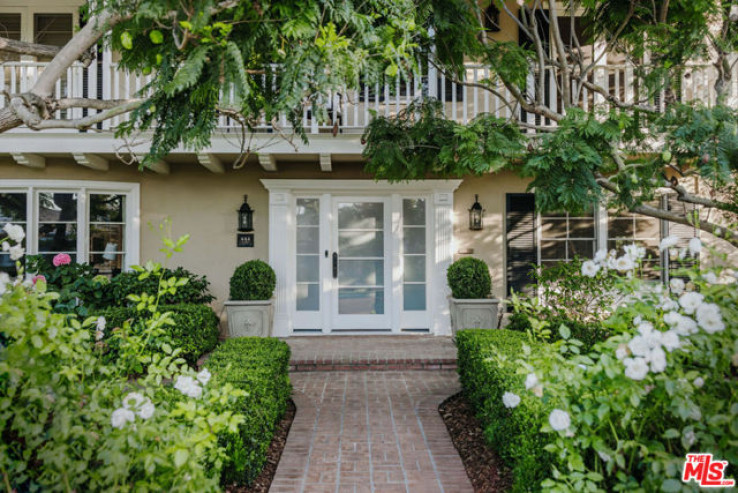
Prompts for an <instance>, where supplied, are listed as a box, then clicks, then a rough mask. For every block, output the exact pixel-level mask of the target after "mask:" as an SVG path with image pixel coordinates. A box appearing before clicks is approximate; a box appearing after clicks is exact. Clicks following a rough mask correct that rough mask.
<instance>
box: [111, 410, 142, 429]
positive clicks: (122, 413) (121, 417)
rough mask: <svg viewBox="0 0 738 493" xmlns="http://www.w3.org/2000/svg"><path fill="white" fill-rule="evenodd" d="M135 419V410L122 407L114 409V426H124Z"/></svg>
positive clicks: (112, 418) (112, 420) (112, 422)
mask: <svg viewBox="0 0 738 493" xmlns="http://www.w3.org/2000/svg"><path fill="white" fill-rule="evenodd" d="M135 419H136V415H135V414H133V411H131V410H130V409H126V408H124V407H121V408H120V409H116V410H115V411H113V415H112V416H111V418H110V422H111V424H112V425H113V428H123V427H124V426H125V425H126V423H128V422H133V421H134V420H135Z"/></svg>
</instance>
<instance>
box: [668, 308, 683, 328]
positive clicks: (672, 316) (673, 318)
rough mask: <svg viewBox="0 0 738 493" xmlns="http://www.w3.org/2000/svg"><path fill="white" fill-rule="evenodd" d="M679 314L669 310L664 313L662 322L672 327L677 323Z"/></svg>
mask: <svg viewBox="0 0 738 493" xmlns="http://www.w3.org/2000/svg"><path fill="white" fill-rule="evenodd" d="M680 318H681V315H680V314H679V313H677V312H675V311H670V312H668V313H666V314H665V315H664V323H666V325H671V326H672V327H673V326H675V325H676V324H678V323H679V319H680Z"/></svg>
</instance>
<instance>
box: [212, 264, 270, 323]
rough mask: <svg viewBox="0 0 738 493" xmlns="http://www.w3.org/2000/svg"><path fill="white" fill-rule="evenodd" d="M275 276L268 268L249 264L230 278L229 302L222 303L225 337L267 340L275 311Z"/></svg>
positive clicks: (267, 266)
mask: <svg viewBox="0 0 738 493" xmlns="http://www.w3.org/2000/svg"><path fill="white" fill-rule="evenodd" d="M276 283H277V276H276V275H275V274H274V269H272V268H271V267H270V266H269V264H267V263H266V262H262V261H261V260H250V261H248V262H246V263H244V264H242V265H240V266H238V267H237V268H236V271H235V272H234V273H233V277H231V293H230V299H229V300H228V301H226V302H225V307H226V314H227V315H228V337H246V336H256V337H269V336H271V335H272V321H273V317H274V309H273V306H272V294H273V293H274V287H275V286H276Z"/></svg>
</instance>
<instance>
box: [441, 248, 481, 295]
mask: <svg viewBox="0 0 738 493" xmlns="http://www.w3.org/2000/svg"><path fill="white" fill-rule="evenodd" d="M446 279H447V281H448V285H449V287H450V288H451V295H452V296H453V297H454V298H458V299H480V298H487V297H489V295H490V292H491V290H492V279H491V278H490V275H489V268H488V267H487V264H485V263H484V261H483V260H480V259H478V258H473V257H464V258H460V259H459V260H457V261H456V262H454V263H453V264H451V265H450V266H449V267H448V270H447V271H446Z"/></svg>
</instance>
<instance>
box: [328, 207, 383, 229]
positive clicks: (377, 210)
mask: <svg viewBox="0 0 738 493" xmlns="http://www.w3.org/2000/svg"><path fill="white" fill-rule="evenodd" d="M338 229H339V230H342V229H384V203H382V202H350V203H342V204H338Z"/></svg>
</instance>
